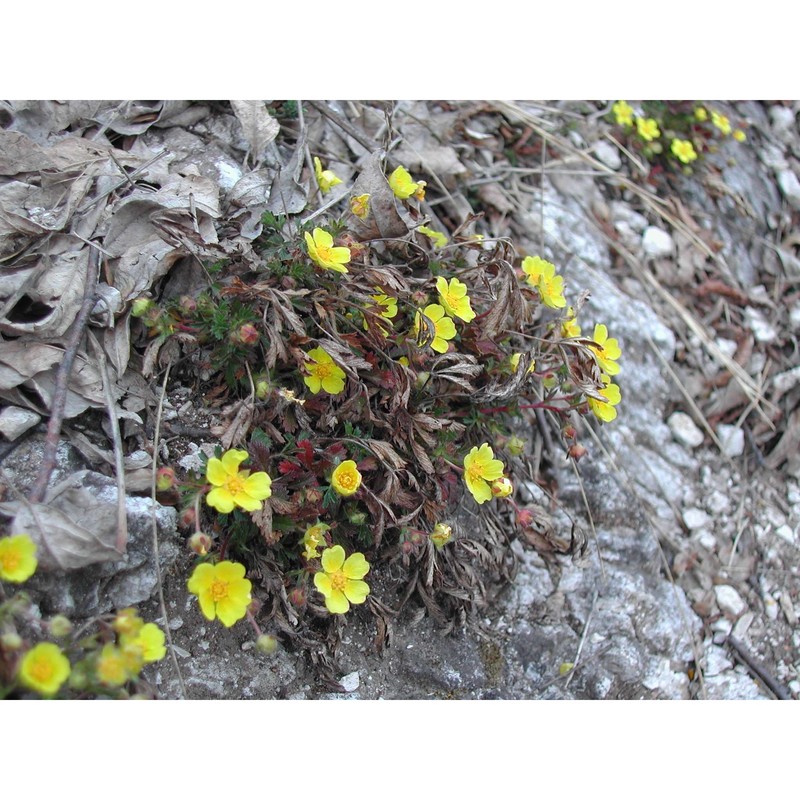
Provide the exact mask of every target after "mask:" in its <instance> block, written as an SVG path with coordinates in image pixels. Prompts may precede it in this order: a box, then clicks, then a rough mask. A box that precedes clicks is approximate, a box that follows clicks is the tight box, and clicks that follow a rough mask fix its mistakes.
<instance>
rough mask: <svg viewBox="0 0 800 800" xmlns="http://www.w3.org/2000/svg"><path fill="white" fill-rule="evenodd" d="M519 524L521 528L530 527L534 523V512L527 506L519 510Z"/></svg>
mask: <svg viewBox="0 0 800 800" xmlns="http://www.w3.org/2000/svg"><path fill="white" fill-rule="evenodd" d="M517 525H519V526H520V527H521V528H529V527H530V526H531V525H533V512H532V511H531V510H530V509H527V508H521V509H520V510H519V511H517Z"/></svg>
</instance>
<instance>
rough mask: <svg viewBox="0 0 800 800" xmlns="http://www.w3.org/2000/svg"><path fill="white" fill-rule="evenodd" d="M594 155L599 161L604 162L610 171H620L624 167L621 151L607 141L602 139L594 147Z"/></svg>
mask: <svg viewBox="0 0 800 800" xmlns="http://www.w3.org/2000/svg"><path fill="white" fill-rule="evenodd" d="M594 154H595V155H596V156H597V160H598V161H602V162H603V163H604V164H605V165H606V166H607V167H608V168H609V169H619V168H620V167H621V166H622V159H621V158H620V157H619V151H618V150H617V148H616V147H614V145H612V144H611V143H610V142H607V141H606V140H605V139H601V140H600V141H599V142H598V143H597V144H596V145H595V146H594Z"/></svg>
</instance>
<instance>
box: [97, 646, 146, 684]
mask: <svg viewBox="0 0 800 800" xmlns="http://www.w3.org/2000/svg"><path fill="white" fill-rule="evenodd" d="M94 672H95V675H97V680H99V681H100V683H102V684H103V686H113V687H116V686H122V685H123V684H125V683H127V682H128V681H129V680H130V679H131V678H132V677H134V676H135V675H136V673H137V672H138V669H136V664H135V663H134V661H133V660H132V659H131V656H130V653H123V652H122V650H120V649H119V648H118V647H117V646H116V645H113V644H107V645H105V646H104V647H103V649H102V650H101V651H100V655H99V656H98V657H97V662H96V663H95V665H94Z"/></svg>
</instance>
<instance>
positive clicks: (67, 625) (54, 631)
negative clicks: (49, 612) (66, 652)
mask: <svg viewBox="0 0 800 800" xmlns="http://www.w3.org/2000/svg"><path fill="white" fill-rule="evenodd" d="M71 632H72V623H71V622H70V621H69V620H68V619H67V618H66V617H65V616H64V615H63V614H56V615H55V616H54V617H53V619H51V620H50V634H51V635H52V636H55V637H56V639H63V638H64V637H65V636H69V635H70V633H71Z"/></svg>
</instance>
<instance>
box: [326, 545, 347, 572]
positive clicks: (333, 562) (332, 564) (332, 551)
mask: <svg viewBox="0 0 800 800" xmlns="http://www.w3.org/2000/svg"><path fill="white" fill-rule="evenodd" d="M342 564H344V547H342V546H341V545H340V544H337V545H334V546H333V547H328V548H326V550H325V551H324V552H323V553H322V569H324V570H325V572H338V571H339V570H340V569H341V568H342Z"/></svg>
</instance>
